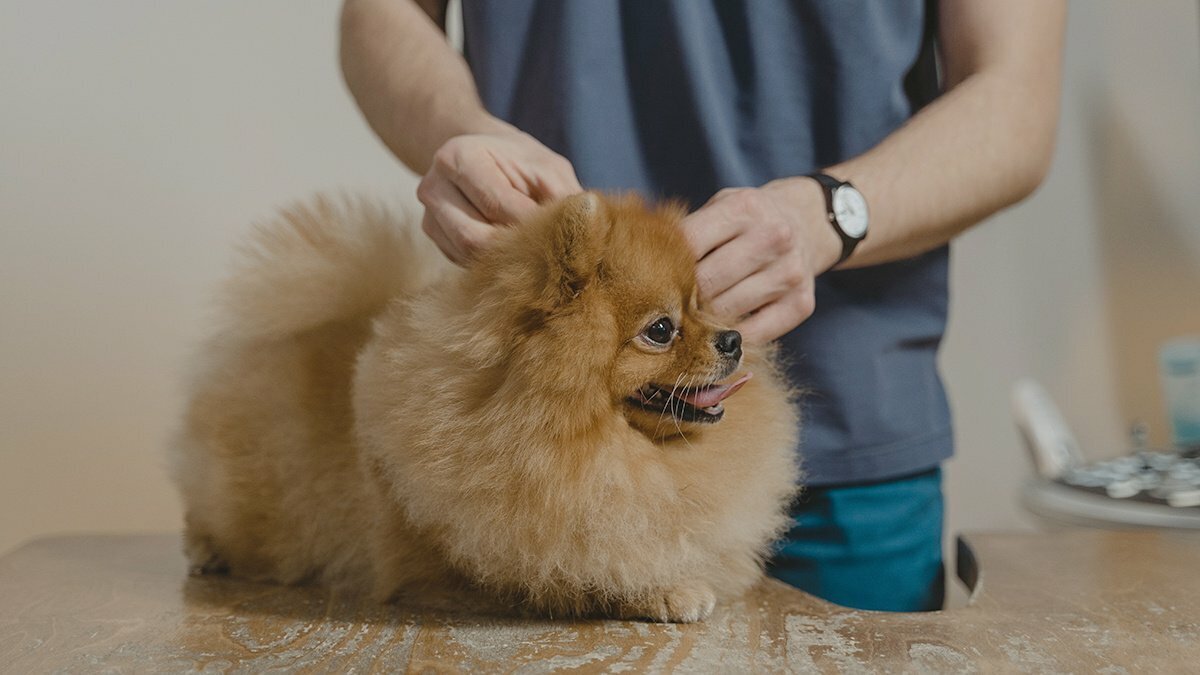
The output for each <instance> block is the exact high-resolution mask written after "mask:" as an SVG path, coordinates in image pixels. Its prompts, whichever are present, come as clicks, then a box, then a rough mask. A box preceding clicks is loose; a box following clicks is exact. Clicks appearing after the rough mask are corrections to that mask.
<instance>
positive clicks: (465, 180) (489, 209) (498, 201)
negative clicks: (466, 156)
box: [452, 160, 538, 225]
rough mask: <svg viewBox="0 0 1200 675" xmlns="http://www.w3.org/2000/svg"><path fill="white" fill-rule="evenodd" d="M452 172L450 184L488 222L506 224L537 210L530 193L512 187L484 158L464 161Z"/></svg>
mask: <svg viewBox="0 0 1200 675" xmlns="http://www.w3.org/2000/svg"><path fill="white" fill-rule="evenodd" d="M457 168H458V171H457V172H456V173H455V174H454V175H453V177H452V180H453V181H454V185H455V186H456V187H457V188H458V189H459V191H461V192H462V194H463V195H465V196H466V198H467V200H468V201H470V202H471V205H472V206H474V207H475V210H476V211H478V212H479V214H480V215H481V216H482V217H483V219H484V220H485V221H487V222H489V223H494V224H505V225H510V224H512V223H518V222H521V221H522V220H525V219H526V218H528V217H529V215H530V214H532V213H533V212H534V211H536V210H537V208H538V204H537V202H536V201H534V199H533V197H531V196H530V195H527V194H525V193H523V192H521V191H520V190H518V189H517V188H515V187H513V185H512V183H511V182H509V180H508V177H507V176H505V175H504V173H503V172H501V171H500V170H499V169H498V167H496V165H495V164H494V163H491V162H489V161H487V160H484V161H480V162H464V163H462V164H461V165H460V166H459V167H457Z"/></svg>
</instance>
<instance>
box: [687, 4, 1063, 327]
mask: <svg viewBox="0 0 1200 675" xmlns="http://www.w3.org/2000/svg"><path fill="white" fill-rule="evenodd" d="M939 5H940V9H939V26H940V35H939V37H940V46H941V49H942V57H943V65H944V70H945V76H946V89H947V91H946V92H945V93H944V94H943V95H942V96H941V97H940V98H938V99H937V100H936V101H934V102H933V103H931V104H930V105H929V106H927V107H926V108H924V109H922V110H921V111H920V112H918V113H917V114H916V115H914V116H913V118H912V119H911V120H909V122H908V123H907V124H905V125H904V126H903V127H901V128H900V129H898V130H897V131H895V132H894V133H893V134H891V135H890V136H888V137H887V138H886V139H884V141H883V142H881V143H880V144H879V145H877V146H876V147H875V148H873V149H871V150H870V151H868V152H866V153H864V154H862V155H860V156H858V157H855V158H853V159H851V160H848V161H846V162H843V163H841V164H838V165H836V166H832V167H828V168H826V169H825V172H826V173H829V174H830V175H832V176H834V177H836V178H839V179H842V180H849V181H851V182H853V183H854V184H855V186H856V187H858V188H859V190H861V191H862V192H863V194H864V195H866V197H867V201H868V203H869V204H870V209H871V230H870V233H869V235H868V237H867V238H866V239H865V240H864V241H863V242H862V243H861V244H860V245H859V246H858V248H856V249H855V251H854V254H853V255H852V256H851V257H850V258H849V259H848V260H846V261H845V262H844V263H842V264H841V265H840V268H850V267H860V266H864V265H873V264H878V263H882V262H887V261H891V260H898V259H901V258H906V257H910V256H913V255H916V254H919V253H922V252H924V251H928V250H931V249H933V248H936V247H937V246H940V245H942V244H944V243H945V242H947V241H949V240H950V239H951V238H953V237H954V236H955V235H957V234H959V233H960V232H962V231H963V230H964V229H966V228H967V227H969V226H971V225H973V224H974V223H977V222H979V221H980V220H982V219H983V218H985V217H987V216H989V215H991V214H992V213H995V212H996V211H998V210H1000V209H1002V208H1004V207H1006V206H1008V205H1011V204H1013V203H1015V202H1017V201H1019V200H1021V199H1023V198H1024V197H1026V196H1027V195H1029V194H1030V193H1031V192H1032V191H1033V190H1034V189H1035V188H1036V187H1037V185H1038V184H1039V183H1040V182H1041V180H1042V179H1043V177H1044V176H1045V174H1046V172H1047V170H1048V167H1049V164H1050V158H1051V155H1052V152H1053V146H1054V134H1055V128H1056V125H1057V121H1058V107H1059V86H1060V71H1061V58H1062V56H1061V54H1062V44H1063V30H1064V26H1065V20H1066V3H1065V0H1007V1H1006V2H978V1H977V0H941V2H940V3H939ZM794 214H809V215H808V217H805V218H797V217H796V216H795V215H794ZM684 225H685V228H686V230H687V234H688V238H689V241H690V242H691V244H692V247H693V250H694V251H695V252H696V254H697V257H698V258H699V259H700V263H699V265H698V277H699V281H700V289H701V294H702V296H703V297H706V298H707V299H708V300H709V301H710V306H711V307H712V308H713V309H714V310H715V311H717V312H718V313H719V314H722V315H725V316H728V317H730V318H731V319H735V320H736V319H738V318H741V317H747V315H750V316H748V317H747V318H745V319H744V320H743V321H742V322H741V324H740V328H741V329H742V330H743V332H744V333H746V335H747V339H749V340H753V341H760V342H761V341H767V340H771V339H774V338H776V337H778V336H780V335H782V334H784V333H786V332H788V331H789V330H791V329H792V328H794V327H795V326H797V325H798V324H800V323H801V322H802V321H804V320H805V319H807V318H808V317H809V316H810V315H811V314H812V312H813V311H814V309H815V306H814V298H813V288H814V287H813V281H814V278H815V277H816V275H818V274H820V273H821V272H823V271H825V270H826V269H828V268H829V267H830V266H831V265H833V264H835V263H836V261H837V259H838V256H839V254H840V252H841V245H842V244H841V240H840V239H839V238H838V237H837V235H836V234H835V233H834V231H833V228H832V227H831V226H830V225H829V223H828V222H827V221H826V220H825V202H824V196H823V194H822V191H821V188H820V187H819V186H818V185H817V183H816V182H815V181H813V180H811V179H808V178H787V179H782V180H778V181H773V182H771V183H768V184H767V185H765V186H763V187H761V188H757V189H744V190H726V191H722V192H721V193H718V194H717V195H716V196H715V197H714V198H713V199H712V200H711V201H710V202H709V203H708V204H706V205H705V206H704V207H703V208H701V209H700V210H699V211H697V212H696V213H694V214H692V216H690V217H689V218H688V219H687V220H686V221H685V223H684Z"/></svg>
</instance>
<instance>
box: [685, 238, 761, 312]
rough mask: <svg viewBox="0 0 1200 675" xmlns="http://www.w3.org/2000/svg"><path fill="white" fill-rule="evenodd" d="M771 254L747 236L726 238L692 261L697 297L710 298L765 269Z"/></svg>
mask: <svg viewBox="0 0 1200 675" xmlns="http://www.w3.org/2000/svg"><path fill="white" fill-rule="evenodd" d="M774 258H775V255H774V254H773V253H772V252H770V251H764V250H761V247H759V246H758V245H757V242H756V241H754V240H752V239H751V238H750V237H746V236H742V237H737V238H734V239H733V240H731V241H728V242H726V243H725V244H724V245H722V246H720V247H718V248H717V249H716V250H714V251H712V252H710V253H709V254H708V255H706V256H704V258H703V259H701V260H700V262H699V263H698V264H697V265H696V282H697V284H698V285H699V288H700V299H701V300H711V299H714V298H716V297H718V296H720V295H721V294H722V293H725V292H726V291H728V290H729V289H731V288H733V287H734V286H736V285H737V284H739V283H741V282H742V280H744V279H747V278H748V277H750V276H751V275H753V274H756V273H758V272H760V271H762V270H763V269H765V268H766V267H767V266H768V265H769V264H770V263H771V261H772V260H773V259H774ZM759 304H763V303H759ZM756 306H757V305H756ZM751 309H753V307H752V308H751Z"/></svg>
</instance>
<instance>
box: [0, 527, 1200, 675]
mask: <svg viewBox="0 0 1200 675" xmlns="http://www.w3.org/2000/svg"><path fill="white" fill-rule="evenodd" d="M958 558H959V559H958V572H959V575H960V577H961V578H962V579H963V580H964V581H965V582H966V584H967V586H968V587H969V588H971V589H972V591H971V599H970V602H969V604H968V606H966V607H963V608H958V609H951V610H946V611H942V612H930V613H924V614H887V613H877V612H864V611H855V610H849V609H844V608H841V607H837V606H834V605H831V604H828V603H826V602H823V601H821V600H818V599H816V598H813V597H811V596H809V595H806V594H804V593H802V592H800V591H797V590H795V589H792V588H790V587H787V586H784V585H782V584H780V583H778V582H774V581H766V582H763V583H761V584H760V585H758V586H757V587H755V588H754V589H752V590H751V591H750V592H749V593H747V594H746V595H745V596H744V597H743V598H742V599H740V600H739V601H737V602H735V603H733V604H730V605H726V606H719V607H718V608H717V610H716V612H715V614H714V615H713V616H712V617H711V618H710V619H709V620H708V621H707V622H705V623H700V624H693V625H671V624H654V623H644V622H631V621H599V620H594V621H565V620H564V621H555V620H546V619H529V618H521V617H517V616H512V615H506V614H505V613H504V612H503V611H496V610H495V608H490V609H489V608H480V607H479V606H468V605H467V604H466V603H464V602H463V600H462V599H461V598H458V599H456V598H453V597H421V598H411V599H410V600H409V601H407V602H405V603H402V604H397V605H388V606H379V605H370V604H365V603H362V604H355V603H351V602H346V601H337V600H334V599H331V598H329V597H328V596H327V595H326V594H325V593H323V592H322V591H321V590H319V589H315V588H285V587H280V586H272V585H261V584H253V583H247V582H241V581H237V580H233V579H226V578H189V577H187V576H186V574H185V569H186V565H185V563H184V560H183V557H182V555H181V553H180V543H179V540H178V538H177V537H175V536H169V535H158V536H78V537H60V538H51V539H41V540H37V541H33V542H31V543H28V544H26V545H25V546H23V547H21V548H19V549H17V550H15V551H13V552H11V553H9V554H8V555H5V556H3V557H0V671H3V672H13V673H34V672H47V671H70V672H97V671H105V672H108V671H122V672H127V671H128V672H132V671H138V672H153V671H161V672H180V671H185V670H203V671H206V672H207V671H210V670H218V671H233V672H260V671H264V670H284V671H295V670H314V671H320V672H350V671H353V672H375V671H386V672H398V671H409V672H425V671H434V672H502V671H503V672H508V671H520V672H550V671H557V670H573V671H581V672H672V671H679V672H717V671H720V672H786V671H795V672H814V671H818V672H861V671H863V670H870V671H891V672H900V671H904V672H947V671H975V670H978V671H983V672H992V671H997V670H999V671H1012V670H1019V671H1025V672H1029V671H1037V672H1048V671H1054V672H1098V671H1102V670H1104V672H1125V671H1128V672H1154V671H1163V672H1182V671H1184V670H1186V669H1191V668H1195V667H1196V664H1197V663H1200V538H1197V537H1196V536H1192V535H1184V534H1171V533H1164V532H1131V531H1115V532H1114V531H1095V530H1079V531H1066V532H1056V533H1046V534H973V535H968V536H966V537H964V538H962V539H960V541H959V556H958ZM1106 669H1107V670H1106Z"/></svg>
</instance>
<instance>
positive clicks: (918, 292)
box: [463, 0, 952, 485]
mask: <svg viewBox="0 0 1200 675" xmlns="http://www.w3.org/2000/svg"><path fill="white" fill-rule="evenodd" d="M926 9H927V8H926V3H925V0H808V1H804V0H791V1H788V0H741V1H738V0H464V3H463V23H464V41H465V45H464V46H465V49H464V51H465V54H466V57H467V60H468V63H469V64H470V66H471V69H472V72H473V73H474V75H475V80H476V83H477V86H478V88H479V92H480V95H481V97H482V98H483V101H484V104H485V105H486V106H487V108H488V110H489V111H491V112H492V114H494V115H496V116H497V117H500V118H502V119H505V120H507V121H509V122H511V123H513V124H514V125H516V126H517V127H519V128H521V129H523V130H524V131H526V132H528V133H530V134H531V135H533V136H534V137H535V138H537V139H539V140H540V141H541V142H543V143H544V144H546V145H547V146H548V147H550V148H552V149H553V150H555V151H556V152H559V153H561V154H562V155H564V156H565V157H566V158H567V159H569V160H570V161H571V163H572V164H573V165H574V166H575V170H576V172H577V174H578V175H579V178H580V181H581V182H582V183H583V184H584V186H585V187H588V188H595V189H601V190H614V191H621V190H637V191H639V192H641V193H643V194H646V195H648V196H651V197H656V196H657V197H675V198H682V199H684V200H685V201H687V202H688V203H689V204H691V205H692V206H693V207H697V206H699V205H701V204H703V203H704V202H705V201H707V200H708V198H709V197H710V196H712V194H713V193H715V192H716V191H717V190H719V189H721V188H724V187H733V186H759V185H762V184H764V183H766V182H768V181H770V180H773V179H775V178H780V177H786V176H798V175H803V174H806V173H810V172H812V171H814V170H816V169H819V168H821V167H825V166H829V165H831V164H835V163H837V162H840V161H842V160H845V159H848V158H850V157H853V156H855V155H857V154H860V153H862V152H864V151H866V150H868V149H870V148H871V147H873V146H874V145H876V144H877V143H878V142H879V141H881V140H882V139H883V138H884V137H885V136H887V135H888V134H889V133H891V132H892V131H894V130H895V129H896V128H897V127H899V126H900V125H901V124H903V123H904V122H905V120H907V119H908V118H909V117H910V116H911V115H912V113H913V112H914V111H915V109H916V108H917V107H919V106H920V105H921V104H923V103H924V102H927V101H928V100H929V99H930V98H932V97H933V96H934V95H935V94H936V91H935V86H933V82H934V79H935V78H933V77H929V76H928V73H927V72H924V70H921V72H917V70H918V69H914V68H913V66H914V63H915V62H916V61H917V59H918V55H920V54H921V53H922V52H923V49H927V48H928V46H929V39H930V35H931V31H929V30H928V28H929V26H928V21H927V19H928V18H929V17H927V16H926ZM922 63H924V61H923V62H922ZM910 71H912V72H911V76H910ZM918 75H922V76H924V77H917V76H918ZM906 85H907V86H906ZM911 170H914V171H919V170H921V168H920V166H913V167H911ZM839 177H840V178H844V179H846V178H848V179H850V180H853V176H844V177H843V176H839ZM866 196H867V200H868V202H869V201H870V198H871V196H870V194H867V195H866ZM947 262H948V250H947V249H946V248H945V247H943V248H941V249H938V250H936V251H933V252H931V253H927V254H925V255H922V256H919V257H916V258H913V259H909V260H903V261H899V262H894V263H889V264H885V265H879V266H875V267H870V268H865V269H859V270H847V271H836V272H829V273H826V274H824V275H822V276H821V277H819V278H818V279H817V289H816V301H817V305H816V306H817V309H816V313H815V314H814V315H813V316H812V318H810V319H809V320H808V321H806V322H805V323H803V324H801V325H800V326H799V327H798V328H797V329H795V330H793V331H792V332H791V333H789V334H788V335H786V336H784V337H782V338H781V339H780V344H781V346H782V351H783V354H784V358H785V359H786V361H787V362H789V365H788V371H789V374H790V377H791V378H792V380H793V381H794V383H795V384H796V385H797V386H798V387H800V388H801V389H803V390H804V391H806V392H807V394H806V395H805V396H804V398H803V400H802V405H803V408H804V425H803V430H802V440H801V444H802V457H803V463H804V467H805V470H806V473H807V477H806V482H807V483H809V484H811V485H828V484H836V483H858V482H866V481H873V480H883V479H887V478H893V477H897V476H902V475H906V474H912V473H916V472H918V471H922V470H925V469H928V468H931V467H933V466H935V465H937V464H938V463H939V462H940V461H941V460H943V459H945V458H947V457H949V456H950V454H951V451H952V440H951V432H950V413H949V408H948V406H947V402H946V396H945V392H944V390H943V387H942V383H941V380H940V378H939V376H938V372H937V364H936V359H937V349H938V344H939V342H940V340H941V338H942V334H943V332H944V330H945V323H946V305H947V290H946V276H947Z"/></svg>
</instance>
